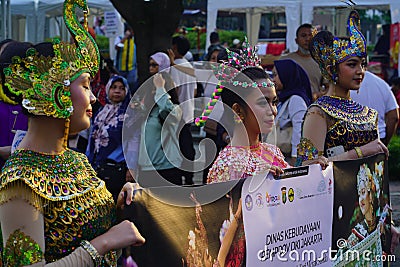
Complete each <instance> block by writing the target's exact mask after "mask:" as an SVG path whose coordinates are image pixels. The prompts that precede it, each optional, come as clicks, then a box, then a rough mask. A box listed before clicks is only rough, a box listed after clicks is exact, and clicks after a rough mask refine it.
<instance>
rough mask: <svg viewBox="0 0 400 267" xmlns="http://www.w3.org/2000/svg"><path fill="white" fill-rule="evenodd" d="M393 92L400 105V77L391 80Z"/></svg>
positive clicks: (399, 128)
mask: <svg viewBox="0 0 400 267" xmlns="http://www.w3.org/2000/svg"><path fill="white" fill-rule="evenodd" d="M391 83H392V92H393V94H394V96H395V98H396V102H397V105H399V106H400V77H394V78H392V80H391ZM399 130H400V124H398V125H397V135H399V134H400V132H399Z"/></svg>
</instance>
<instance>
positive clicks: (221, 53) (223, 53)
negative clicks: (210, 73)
mask: <svg viewBox="0 0 400 267" xmlns="http://www.w3.org/2000/svg"><path fill="white" fill-rule="evenodd" d="M229 51H231V52H235V53H236V54H239V53H240V51H241V50H240V49H238V48H229ZM217 60H218V62H222V61H225V60H228V52H227V51H226V49H222V50H221V51H219V53H218V57H217Z"/></svg>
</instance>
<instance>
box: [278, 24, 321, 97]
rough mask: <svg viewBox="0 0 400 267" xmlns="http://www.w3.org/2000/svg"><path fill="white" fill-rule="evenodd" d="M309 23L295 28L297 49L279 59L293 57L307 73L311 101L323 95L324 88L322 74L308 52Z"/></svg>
mask: <svg viewBox="0 0 400 267" xmlns="http://www.w3.org/2000/svg"><path fill="white" fill-rule="evenodd" d="M312 28H313V26H312V25H311V24H308V23H305V24H302V25H300V26H299V27H298V28H297V30H296V39H295V41H296V44H297V45H298V49H297V51H295V52H292V53H289V54H287V55H282V56H281V58H280V59H287V58H290V59H293V60H294V61H296V63H297V64H299V65H300V66H301V67H302V68H303V69H304V70H305V71H306V73H307V75H308V78H309V79H310V84H311V91H312V95H313V99H312V101H314V100H316V99H317V98H318V97H320V96H321V95H323V93H324V92H325V89H324V88H323V87H322V83H323V80H322V75H321V72H320V70H319V67H318V64H317V63H316V62H315V61H314V60H313V59H312V57H311V54H310V48H309V46H310V41H311V38H312V33H311V32H312Z"/></svg>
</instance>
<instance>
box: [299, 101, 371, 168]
mask: <svg viewBox="0 0 400 267" xmlns="http://www.w3.org/2000/svg"><path fill="white" fill-rule="evenodd" d="M313 107H318V108H319V109H320V110H321V116H323V117H324V118H325V119H326V122H327V126H328V129H327V133H326V137H325V144H324V151H323V155H325V156H326V157H327V156H328V155H327V153H326V151H327V149H329V148H332V147H336V146H343V147H344V150H345V151H349V150H352V149H353V148H354V147H360V146H363V145H365V144H368V143H369V142H372V141H374V140H375V139H377V138H378V130H377V129H378V128H377V118H378V117H377V115H378V114H377V112H376V110H374V109H371V108H368V107H366V106H362V105H361V104H359V103H357V102H354V101H353V100H351V99H343V98H339V97H334V96H322V97H320V98H319V99H318V100H317V101H315V102H314V103H313V104H312V105H310V107H309V109H310V108H313ZM321 152H322V151H321ZM317 154H318V151H316V149H315V148H314V147H313V144H312V143H311V141H309V140H308V139H305V138H302V140H301V141H300V144H299V146H298V156H299V161H298V162H300V163H301V162H302V161H304V160H310V159H313V158H315V157H316V156H317ZM320 154H322V153H320Z"/></svg>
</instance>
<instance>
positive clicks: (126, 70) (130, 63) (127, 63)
mask: <svg viewBox="0 0 400 267" xmlns="http://www.w3.org/2000/svg"><path fill="white" fill-rule="evenodd" d="M124 32H125V35H124V36H123V37H121V36H119V37H117V38H115V42H114V46H115V49H116V50H117V56H116V59H115V67H116V68H117V70H118V72H119V74H120V75H121V76H123V77H125V78H126V79H127V80H128V84H129V88H130V94H131V95H133V94H134V93H135V92H136V90H137V88H138V87H139V84H138V75H137V63H136V45H135V37H134V35H133V29H132V27H131V26H130V25H129V24H127V23H125V31H124Z"/></svg>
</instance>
